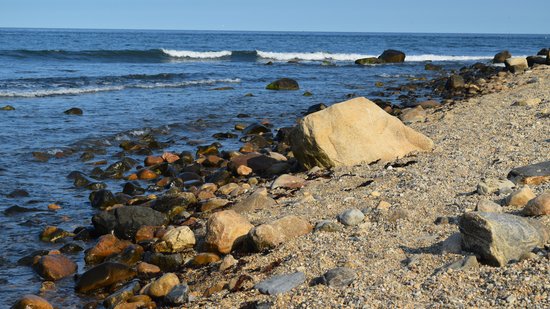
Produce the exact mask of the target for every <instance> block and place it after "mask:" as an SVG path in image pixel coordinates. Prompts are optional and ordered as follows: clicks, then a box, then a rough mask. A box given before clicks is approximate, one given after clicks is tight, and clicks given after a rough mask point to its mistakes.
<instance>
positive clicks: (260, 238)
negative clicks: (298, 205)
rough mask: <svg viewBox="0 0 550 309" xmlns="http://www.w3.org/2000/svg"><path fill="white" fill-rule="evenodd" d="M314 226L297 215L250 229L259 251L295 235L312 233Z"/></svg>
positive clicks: (251, 236) (273, 246)
mask: <svg viewBox="0 0 550 309" xmlns="http://www.w3.org/2000/svg"><path fill="white" fill-rule="evenodd" d="M312 230H313V226H312V225H311V224H310V223H309V222H308V221H307V220H305V219H302V218H300V217H297V216H292V215H291V216H286V217H283V218H281V219H278V220H275V221H273V222H271V223H269V224H267V223H266V224H262V225H259V226H257V227H255V228H253V229H252V230H250V233H249V235H250V238H251V239H252V242H253V243H254V247H255V249H256V250H257V251H263V250H265V249H273V248H275V247H277V246H278V245H280V244H282V243H284V242H286V241H288V240H290V239H292V238H295V237H300V236H303V235H306V234H308V233H310V232H311V231H312Z"/></svg>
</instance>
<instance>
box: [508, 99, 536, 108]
mask: <svg viewBox="0 0 550 309" xmlns="http://www.w3.org/2000/svg"><path fill="white" fill-rule="evenodd" d="M541 102H542V100H541V99H539V98H534V99H525V100H521V101H518V102H516V103H514V105H517V106H529V107H534V106H537V105H539V104H540V103H541Z"/></svg>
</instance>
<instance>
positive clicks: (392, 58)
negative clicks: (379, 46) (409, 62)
mask: <svg viewBox="0 0 550 309" xmlns="http://www.w3.org/2000/svg"><path fill="white" fill-rule="evenodd" d="M378 59H380V60H383V61H384V62H387V63H399V62H404V61H405V53H404V52H402V51H398V50H394V49H387V50H385V51H384V52H383V53H382V55H380V56H378Z"/></svg>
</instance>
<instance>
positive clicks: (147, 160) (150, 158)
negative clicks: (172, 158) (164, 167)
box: [144, 156, 164, 166]
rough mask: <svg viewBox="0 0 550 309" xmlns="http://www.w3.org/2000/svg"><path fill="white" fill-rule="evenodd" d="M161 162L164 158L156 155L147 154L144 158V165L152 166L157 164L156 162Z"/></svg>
mask: <svg viewBox="0 0 550 309" xmlns="http://www.w3.org/2000/svg"><path fill="white" fill-rule="evenodd" d="M162 162H164V159H163V158H161V157H158V156H147V158H145V162H144V163H145V166H152V165H157V164H161V163H162Z"/></svg>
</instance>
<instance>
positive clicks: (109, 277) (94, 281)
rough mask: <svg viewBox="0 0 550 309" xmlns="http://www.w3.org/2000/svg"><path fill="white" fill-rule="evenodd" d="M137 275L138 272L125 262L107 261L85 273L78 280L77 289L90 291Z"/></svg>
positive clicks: (82, 291)
mask: <svg viewBox="0 0 550 309" xmlns="http://www.w3.org/2000/svg"><path fill="white" fill-rule="evenodd" d="M135 276H136V272H135V271H134V270H132V269H131V268H130V267H129V266H127V265H125V264H121V263H112V262H106V263H103V264H99V265H97V266H95V267H93V268H90V269H89V270H88V271H86V272H85V273H83V274H82V275H81V276H80V277H79V278H78V280H77V281H76V286H75V289H76V291H77V292H79V293H89V292H92V291H95V290H98V289H101V288H105V287H108V286H111V285H113V284H115V283H119V282H124V281H127V280H130V279H132V278H134V277H135Z"/></svg>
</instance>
